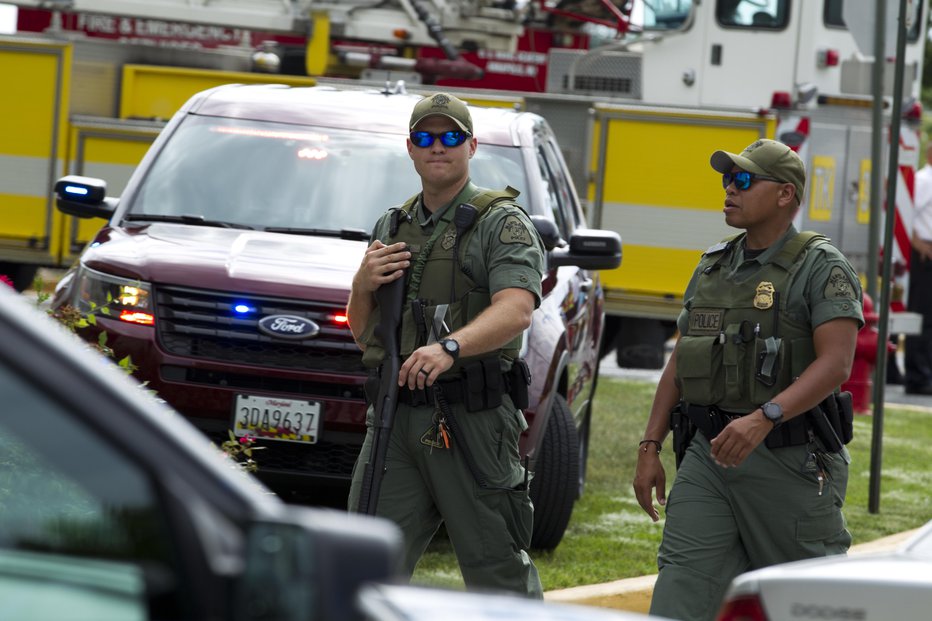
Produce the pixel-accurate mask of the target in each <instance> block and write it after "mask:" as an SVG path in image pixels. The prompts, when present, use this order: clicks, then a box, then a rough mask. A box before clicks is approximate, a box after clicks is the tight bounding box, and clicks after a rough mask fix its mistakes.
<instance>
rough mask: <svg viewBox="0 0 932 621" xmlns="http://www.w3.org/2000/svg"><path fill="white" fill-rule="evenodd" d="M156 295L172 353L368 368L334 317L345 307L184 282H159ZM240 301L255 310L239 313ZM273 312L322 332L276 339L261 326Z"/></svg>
mask: <svg viewBox="0 0 932 621" xmlns="http://www.w3.org/2000/svg"><path fill="white" fill-rule="evenodd" d="M155 299H156V317H157V321H156V325H157V326H158V337H159V342H160V344H161V345H162V347H163V348H164V349H165V350H166V351H168V352H170V353H172V354H176V355H179V356H187V357H191V358H200V359H204V360H215V361H223V362H233V363H239V364H248V365H253V366H260V367H268V368H274V369H300V370H320V371H330V372H336V373H354V374H365V372H366V371H365V368H364V367H363V366H362V356H360V353H359V349H358V348H357V347H356V344H355V343H354V341H353V335H352V333H351V332H350V330H349V328H348V327H347V326H345V325H339V324H337V323H336V322H335V321H334V320H333V317H334V316H335V315H337V314H342V313H343V312H344V309H343V308H342V307H339V306H334V305H327V304H320V303H314V302H307V301H303V300H289V299H278V298H270V297H261V296H247V295H240V296H237V295H231V294H229V293H224V292H220V291H209V290H201V289H187V288H180V287H158V288H157V289H156V295H155ZM237 304H246V305H248V306H249V307H250V308H251V309H254V310H251V311H250V312H247V313H237V312H236V311H234V310H233V307H234V305H237ZM267 315H297V316H299V317H304V318H306V319H310V320H312V321H313V322H314V323H316V324H317V325H318V326H320V332H319V333H318V335H317V336H316V337H311V338H307V339H304V340H299V341H290V340H285V339H276V338H272V337H270V336H267V335H265V334H262V333H261V332H260V331H259V328H258V324H259V320H260V319H261V318H262V317H265V316H267Z"/></svg>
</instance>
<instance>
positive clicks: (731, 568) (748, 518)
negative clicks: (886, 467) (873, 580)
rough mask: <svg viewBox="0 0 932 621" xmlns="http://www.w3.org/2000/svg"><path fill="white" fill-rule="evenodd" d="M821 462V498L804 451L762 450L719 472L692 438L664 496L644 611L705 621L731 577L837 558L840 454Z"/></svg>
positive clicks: (843, 473) (843, 477)
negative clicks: (654, 571) (824, 468)
mask: <svg viewBox="0 0 932 621" xmlns="http://www.w3.org/2000/svg"><path fill="white" fill-rule="evenodd" d="M842 450H843V451H845V454H844V457H845V458H847V449H842ZM829 455H830V457H831V458H832V459H831V461H830V462H829V464H828V470H829V476H828V477H826V480H825V481H824V483H823V486H822V488H821V494H820V487H819V481H818V476H817V472H818V467H817V465H816V463H815V460H814V459H812V458H811V457H810V452H809V448H808V447H807V446H805V445H803V446H790V447H783V448H777V449H769V448H767V447H766V446H764V444H763V443H761V445H760V446H758V447H757V448H756V449H755V450H754V452H753V453H751V455H749V456H748V458H747V459H746V460H745V461H744V463H742V464H741V465H740V466H738V467H737V468H722V467H721V466H719V465H717V464H716V463H715V462H714V461H713V460H712V457H711V455H710V445H709V441H708V440H707V439H706V438H705V436H703V435H702V434H701V433H697V434H696V436H695V437H694V438H693V441H692V443H691V444H690V447H689V449H688V450H687V452H686V455H685V457H684V458H683V461H682V463H681V464H680V468H679V470H678V471H677V473H676V480H675V481H674V483H673V487H672V489H671V490H670V494H669V497H668V499H667V506H666V523H665V525H664V529H663V541H662V543H661V544H660V550H659V552H658V555H657V565H658V567H659V570H660V573H659V575H658V577H657V582H656V584H655V586H654V593H653V599H652V601H651V607H650V612H651V614H656V615H660V616H664V617H669V618H671V619H683V620H690V621H699V620H712V619H714V618H715V616H716V614H717V612H718V609H719V606H720V605H721V602H722V598H723V597H724V595H725V592H726V590H727V589H728V586H729V584H730V582H731V580H732V579H733V578H734V577H735V576H737V575H738V574H740V573H743V572H745V571H750V570H752V569H758V568H761V567H766V566H768V565H774V564H777V563H785V562H789V561H796V560H801V559H806V558H814V557H821V556H828V555H831V554H845V553H846V552H847V551H848V546H850V545H851V535H850V534H849V533H848V531H847V529H846V528H845V518H844V515H842V512H841V509H842V505H843V504H844V500H845V491H846V488H847V486H848V465H847V464H846V463H845V461H844V460H843V459H842V456H841V455H840V454H829Z"/></svg>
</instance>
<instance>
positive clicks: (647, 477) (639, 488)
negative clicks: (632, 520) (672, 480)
mask: <svg viewBox="0 0 932 621" xmlns="http://www.w3.org/2000/svg"><path fill="white" fill-rule="evenodd" d="M655 488H656V489H657V503H658V504H660V506H664V505H666V504H667V475H666V472H664V469H663V464H662V463H661V462H660V455H659V454H658V453H657V452H656V451H654V450H651V449H650V448H648V450H646V451H643V450H638V465H637V468H636V469H635V471H634V496H635V497H636V498H637V499H638V504H639V505H641V508H642V509H644V511H645V512H646V513H647V515H649V516H650V519H652V520H653V521H655V522H656V521H657V520H659V519H660V514H659V513H657V509H656V507H654V503H653V498H652V497H651V493H652V491H653V490H654V489H655Z"/></svg>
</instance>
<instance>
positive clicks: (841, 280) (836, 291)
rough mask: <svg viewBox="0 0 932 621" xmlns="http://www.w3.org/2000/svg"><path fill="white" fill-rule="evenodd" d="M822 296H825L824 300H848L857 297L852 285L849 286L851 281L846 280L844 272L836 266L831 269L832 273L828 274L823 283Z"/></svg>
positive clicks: (846, 276)
mask: <svg viewBox="0 0 932 621" xmlns="http://www.w3.org/2000/svg"><path fill="white" fill-rule="evenodd" d="M823 295H825V297H826V298H848V299H850V300H853V299H855V297H857V294H856V293H855V289H854V285H852V284H851V279H850V278H848V275H847V274H846V273H845V270H843V269H841V268H840V267H838V266H837V265H836V266H835V267H833V268H832V271H831V272H829V274H828V281H826V283H825V291H824V292H823Z"/></svg>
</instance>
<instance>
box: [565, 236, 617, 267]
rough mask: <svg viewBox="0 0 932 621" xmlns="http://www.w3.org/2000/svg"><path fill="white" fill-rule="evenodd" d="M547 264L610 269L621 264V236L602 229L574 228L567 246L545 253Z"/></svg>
mask: <svg viewBox="0 0 932 621" xmlns="http://www.w3.org/2000/svg"><path fill="white" fill-rule="evenodd" d="M547 265H548V266H549V267H560V266H562V265H576V266H578V267H581V268H583V269H587V270H611V269H615V268H616V267H618V266H619V265H621V236H620V235H618V233H616V232H614V231H605V230H602V229H576V231H574V232H573V234H572V235H571V236H570V243H569V247H568V248H559V249H556V250H553V251H552V252H548V253H547Z"/></svg>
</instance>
